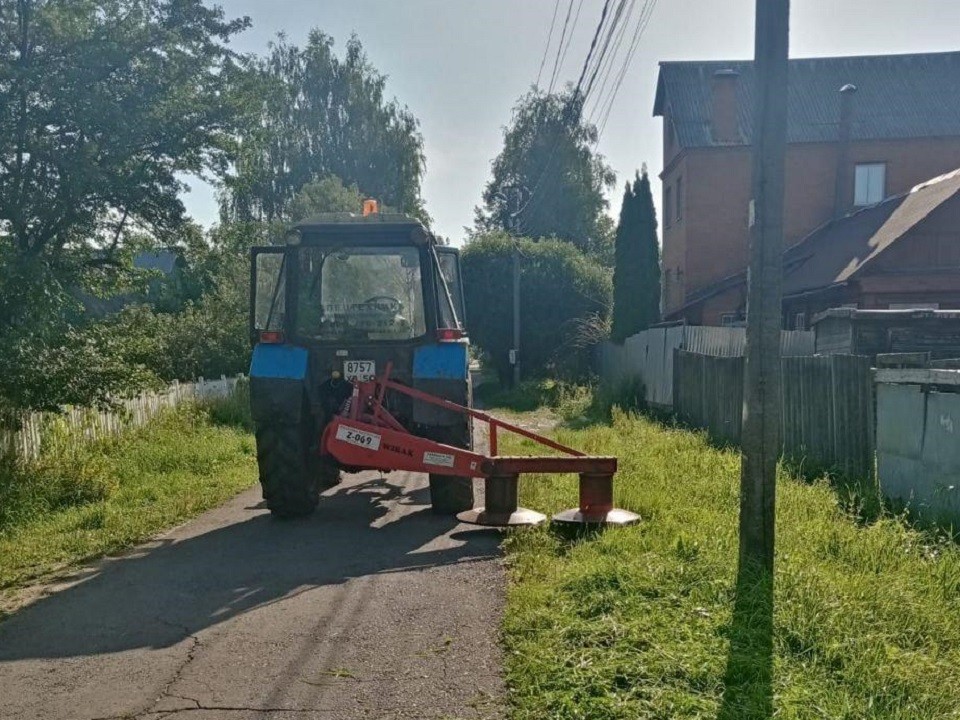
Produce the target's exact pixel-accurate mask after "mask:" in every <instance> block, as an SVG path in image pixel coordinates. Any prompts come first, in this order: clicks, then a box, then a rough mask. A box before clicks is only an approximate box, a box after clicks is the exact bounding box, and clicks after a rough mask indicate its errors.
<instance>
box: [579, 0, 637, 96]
mask: <svg viewBox="0 0 960 720" xmlns="http://www.w3.org/2000/svg"><path fill="white" fill-rule="evenodd" d="M626 6H627V0H620V2H619V3H618V4H617V7H616V10H614V14H613V20H612V21H611V22H610V24H609V25H608V26H607V34H606V38H605V39H604V41H603V47H602V48H601V50H600V54H599V55H598V56H597V58H596V60H595V61H594V67H593V73H592V74H591V75H590V81H589V82H588V83H587V89H586V90H585V91H584V93H583V94H584V97H586V96H589V95H590V93H591V91H592V90H593V86H594V83H595V82H596V81H597V75H598V74H599V72H600V68H601V67H603V64H604V61H605V60H606V58H607V55H608V50H609V49H610V41H611V40H612V39H613V37H614V35H615V34H616V31H617V26H618V25H620V21H621V19H622V18H623V11H624V8H626Z"/></svg>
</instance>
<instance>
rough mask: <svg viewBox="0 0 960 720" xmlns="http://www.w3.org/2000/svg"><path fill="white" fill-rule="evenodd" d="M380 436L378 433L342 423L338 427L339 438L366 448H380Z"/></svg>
mask: <svg viewBox="0 0 960 720" xmlns="http://www.w3.org/2000/svg"><path fill="white" fill-rule="evenodd" d="M380 438H381V436H380V435H377V434H376V433H372V432H366V431H365V430H357V429H356V428H352V427H347V426H346V425H341V426H340V427H338V428H337V440H343V441H344V442H346V443H350V444H351V445H356V446H357V447H362V448H366V449H367V450H379V449H380Z"/></svg>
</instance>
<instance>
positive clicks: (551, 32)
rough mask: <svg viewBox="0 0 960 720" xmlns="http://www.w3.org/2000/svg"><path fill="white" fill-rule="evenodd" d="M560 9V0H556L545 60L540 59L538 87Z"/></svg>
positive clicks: (545, 50)
mask: <svg viewBox="0 0 960 720" xmlns="http://www.w3.org/2000/svg"><path fill="white" fill-rule="evenodd" d="M559 9H560V0H554V3H553V20H551V21H550V32H549V33H548V34H547V46H546V47H545V48H544V49H543V60H541V61H540V72H538V73H537V87H540V76H541V75H543V66H544V65H545V64H546V62H547V55H549V54H550V43H551V42H552V41H553V28H554V26H555V25H556V24H557V11H558V10H559Z"/></svg>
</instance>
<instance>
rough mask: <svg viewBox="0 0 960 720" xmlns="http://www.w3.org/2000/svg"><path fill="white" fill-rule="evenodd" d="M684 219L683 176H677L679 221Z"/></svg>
mask: <svg viewBox="0 0 960 720" xmlns="http://www.w3.org/2000/svg"><path fill="white" fill-rule="evenodd" d="M681 220H683V177H678V178H677V222H680V221H681Z"/></svg>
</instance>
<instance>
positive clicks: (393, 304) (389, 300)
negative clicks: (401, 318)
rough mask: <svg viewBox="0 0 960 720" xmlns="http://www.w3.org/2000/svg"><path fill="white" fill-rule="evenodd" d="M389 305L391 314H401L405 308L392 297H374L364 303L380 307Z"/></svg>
mask: <svg viewBox="0 0 960 720" xmlns="http://www.w3.org/2000/svg"><path fill="white" fill-rule="evenodd" d="M381 303H383V304H389V305H390V312H400V309H401V308H402V307H403V303H402V302H400V301H399V300H397V298H395V297H393V296H391V295H374V296H373V297H369V298H367V299H366V300H364V301H363V303H362V304H363V305H380V304H381Z"/></svg>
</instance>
